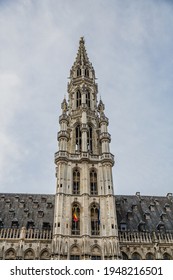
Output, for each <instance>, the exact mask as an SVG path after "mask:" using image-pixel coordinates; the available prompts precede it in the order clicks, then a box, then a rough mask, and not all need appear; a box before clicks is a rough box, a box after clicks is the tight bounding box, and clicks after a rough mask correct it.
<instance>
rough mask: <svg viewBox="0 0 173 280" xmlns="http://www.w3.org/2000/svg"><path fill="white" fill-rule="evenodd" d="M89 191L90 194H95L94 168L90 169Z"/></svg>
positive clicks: (95, 177)
mask: <svg viewBox="0 0 173 280" xmlns="http://www.w3.org/2000/svg"><path fill="white" fill-rule="evenodd" d="M90 192H91V195H97V194H98V191H97V173H96V172H95V170H91V172H90Z"/></svg>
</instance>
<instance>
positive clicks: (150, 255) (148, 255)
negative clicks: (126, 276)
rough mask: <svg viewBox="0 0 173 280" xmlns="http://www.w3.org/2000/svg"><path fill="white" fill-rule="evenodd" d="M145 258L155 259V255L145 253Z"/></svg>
mask: <svg viewBox="0 0 173 280" xmlns="http://www.w3.org/2000/svg"><path fill="white" fill-rule="evenodd" d="M145 259H146V260H155V257H154V255H153V254H152V253H150V252H149V253H147V254H146V257H145Z"/></svg>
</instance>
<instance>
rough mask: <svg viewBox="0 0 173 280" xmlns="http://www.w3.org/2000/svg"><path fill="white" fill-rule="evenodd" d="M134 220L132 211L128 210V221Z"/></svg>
mask: <svg viewBox="0 0 173 280" xmlns="http://www.w3.org/2000/svg"><path fill="white" fill-rule="evenodd" d="M132 218H133V215H132V211H131V210H128V211H127V219H128V220H132Z"/></svg>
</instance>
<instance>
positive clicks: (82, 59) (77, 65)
mask: <svg viewBox="0 0 173 280" xmlns="http://www.w3.org/2000/svg"><path fill="white" fill-rule="evenodd" d="M78 77H82V78H84V77H86V78H91V79H93V78H94V79H95V73H94V68H93V66H92V63H91V62H90V61H89V58H88V55H87V52H86V48H85V41H84V37H81V38H80V41H79V49H78V52H77V56H76V60H75V62H74V64H73V66H72V68H71V71H70V78H78Z"/></svg>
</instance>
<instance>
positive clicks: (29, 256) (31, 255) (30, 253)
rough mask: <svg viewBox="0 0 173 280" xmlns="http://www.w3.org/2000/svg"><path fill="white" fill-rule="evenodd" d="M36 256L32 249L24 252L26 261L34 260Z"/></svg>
mask: <svg viewBox="0 0 173 280" xmlns="http://www.w3.org/2000/svg"><path fill="white" fill-rule="evenodd" d="M34 259H35V254H34V251H33V250H32V249H28V250H26V251H25V252H24V260H34Z"/></svg>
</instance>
